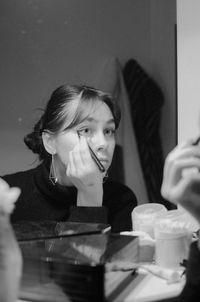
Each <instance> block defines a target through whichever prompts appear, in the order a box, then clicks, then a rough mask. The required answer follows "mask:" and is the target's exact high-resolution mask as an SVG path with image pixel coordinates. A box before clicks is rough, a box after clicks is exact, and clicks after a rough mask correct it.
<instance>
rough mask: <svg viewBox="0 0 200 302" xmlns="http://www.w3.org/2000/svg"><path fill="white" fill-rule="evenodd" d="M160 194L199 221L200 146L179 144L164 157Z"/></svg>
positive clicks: (190, 142)
mask: <svg viewBox="0 0 200 302" xmlns="http://www.w3.org/2000/svg"><path fill="white" fill-rule="evenodd" d="M161 194H162V196H163V197H164V198H165V199H168V200H169V201H171V202H172V203H175V204H180V205H181V206H182V207H184V208H185V209H186V210H188V212H190V214H192V215H193V216H194V217H195V218H196V219H197V220H198V221H199V222H200V146H198V145H197V146H194V145H192V141H188V142H186V143H183V144H180V145H179V146H177V147H176V148H175V149H174V150H173V151H172V152H170V153H169V155H168V156H167V158H166V161H165V166H164V175H163V183H162V187H161Z"/></svg>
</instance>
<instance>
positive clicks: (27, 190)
mask: <svg viewBox="0 0 200 302" xmlns="http://www.w3.org/2000/svg"><path fill="white" fill-rule="evenodd" d="M2 178H3V179H4V180H5V181H6V182H7V183H8V184H9V185H10V186H12V187H13V186H17V187H19V188H20V189H21V195H20V197H19V199H18V201H17V202H16V205H15V209H14V211H13V214H12V216H11V222H12V223H14V222H19V221H22V220H27V221H44V220H52V221H74V222H75V221H76V222H93V223H108V224H110V225H111V228H112V231H113V232H120V231H130V230H132V221H131V212H132V210H133V208H134V207H135V206H136V205H137V200H136V196H135V194H134V193H133V192H132V191H131V190H130V189H129V188H128V187H126V186H125V185H123V184H121V183H117V182H114V181H111V180H109V179H108V180H107V181H106V182H105V183H104V184H103V190H104V193H103V206H102V207H78V206H77V189H76V188H75V187H65V186H61V185H59V184H56V185H53V184H52V183H51V181H50V180H49V169H48V165H47V164H45V163H42V164H40V165H39V166H38V167H36V168H34V169H31V170H27V171H23V172H17V173H14V174H10V175H5V176H3V177H2Z"/></svg>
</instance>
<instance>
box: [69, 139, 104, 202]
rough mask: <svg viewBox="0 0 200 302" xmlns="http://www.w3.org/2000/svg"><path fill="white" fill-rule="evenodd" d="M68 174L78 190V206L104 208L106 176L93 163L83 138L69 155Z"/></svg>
mask: <svg viewBox="0 0 200 302" xmlns="http://www.w3.org/2000/svg"><path fill="white" fill-rule="evenodd" d="M66 174H67V176H68V177H69V179H70V180H71V181H72V183H73V184H74V185H75V186H76V188H77V189H78V197H77V198H78V200H77V204H78V206H102V199H103V176H104V175H103V174H102V173H101V172H100V171H99V169H98V167H97V165H96V164H95V162H94V161H93V159H92V157H91V154H90V151H89V147H88V143H87V141H86V138H85V137H83V136H81V137H80V140H79V143H78V144H77V145H76V146H75V147H74V149H73V150H72V151H71V152H70V153H69V163H68V166H67V171H66Z"/></svg>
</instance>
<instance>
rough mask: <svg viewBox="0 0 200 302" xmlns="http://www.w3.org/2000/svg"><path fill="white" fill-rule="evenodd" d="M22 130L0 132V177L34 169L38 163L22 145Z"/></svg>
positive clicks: (23, 133) (35, 157)
mask: <svg viewBox="0 0 200 302" xmlns="http://www.w3.org/2000/svg"><path fill="white" fill-rule="evenodd" d="M25 135H26V133H25V132H24V131H22V130H14V129H6V130H0V140H1V148H0V175H4V174H9V173H13V172H18V171H22V170H27V169H31V168H34V167H35V166H36V165H37V163H38V161H37V156H36V155H34V154H33V153H32V152H31V151H30V150H29V149H28V148H27V147H26V145H25V144H24V142H23V139H24V136H25Z"/></svg>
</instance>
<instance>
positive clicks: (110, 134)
mask: <svg viewBox="0 0 200 302" xmlns="http://www.w3.org/2000/svg"><path fill="white" fill-rule="evenodd" d="M105 134H106V135H108V136H112V135H114V134H115V129H106V130H105Z"/></svg>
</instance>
